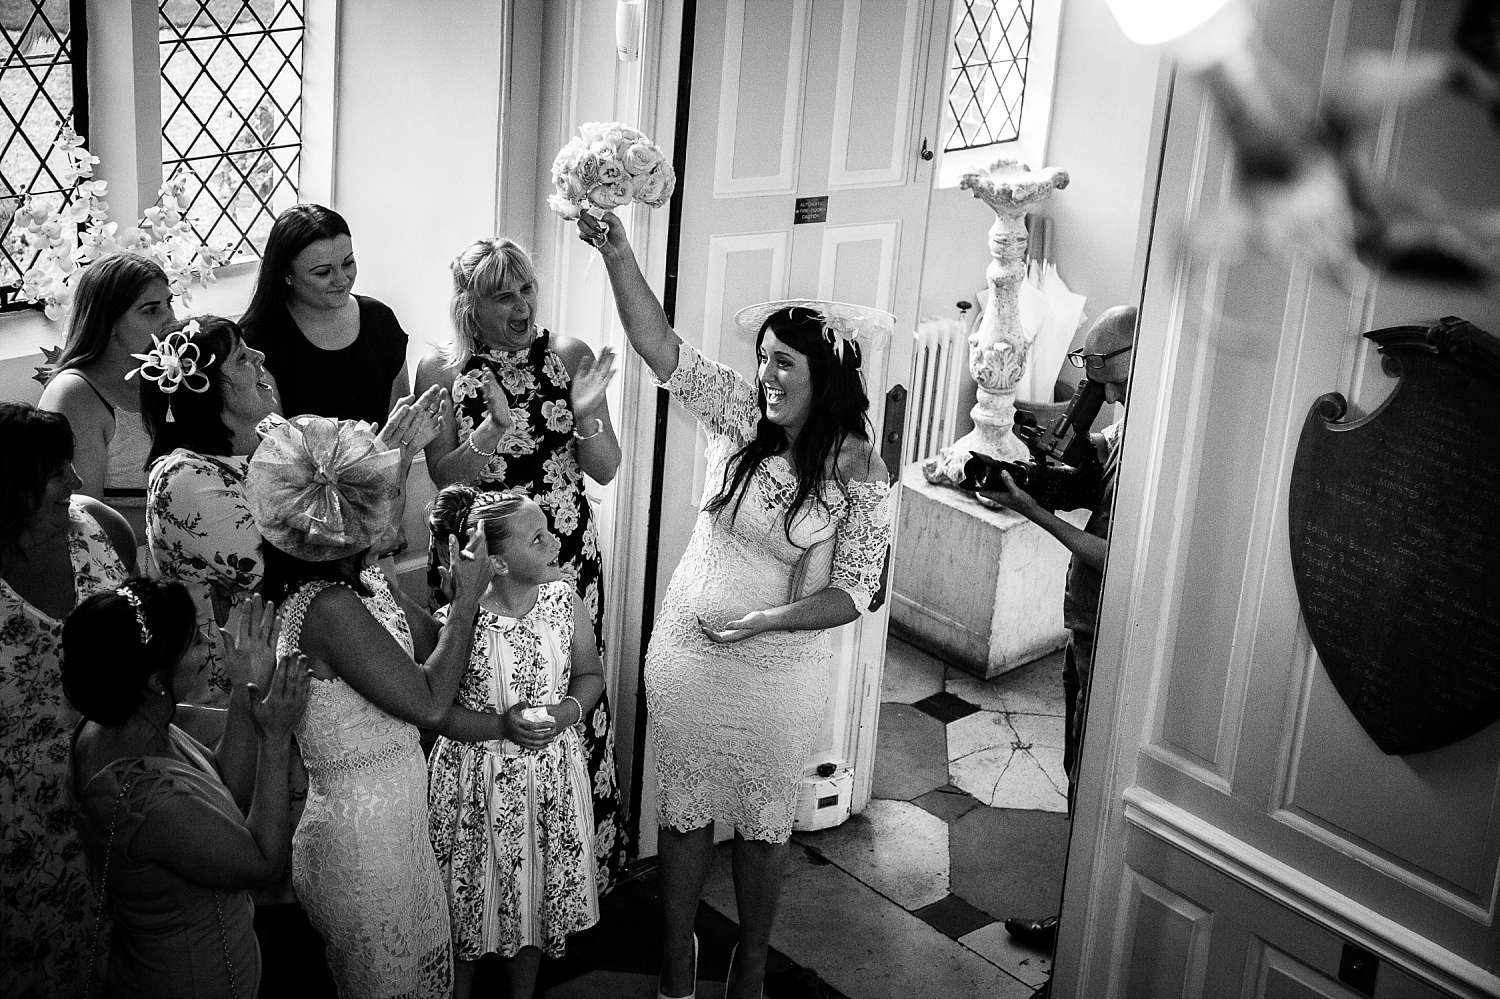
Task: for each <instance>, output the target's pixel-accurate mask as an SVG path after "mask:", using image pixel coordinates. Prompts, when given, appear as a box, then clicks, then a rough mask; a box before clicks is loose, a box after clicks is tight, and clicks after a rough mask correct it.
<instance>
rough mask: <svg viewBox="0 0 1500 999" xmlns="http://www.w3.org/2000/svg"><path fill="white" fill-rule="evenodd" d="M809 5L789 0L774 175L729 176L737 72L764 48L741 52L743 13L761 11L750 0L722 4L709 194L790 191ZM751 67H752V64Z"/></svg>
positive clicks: (737, 101)
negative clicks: (778, 150)
mask: <svg viewBox="0 0 1500 999" xmlns="http://www.w3.org/2000/svg"><path fill="white" fill-rule="evenodd" d="M811 10H812V4H811V2H810V0H792V14H791V24H790V27H791V37H790V39H789V42H788V45H787V50H786V95H785V98H784V99H783V101H782V107H781V120H780V125H781V129H780V138H781V155H780V157H779V160H778V166H777V171H776V173H774V174H769V175H766V176H757V177H736V176H735V175H734V153H735V140H736V139H737V138H738V134H737V132H738V123H739V105H740V77H741V75H742V74H743V73H744V72H745V69H746V67H745V65H744V64H745V58H746V56H747V55H749V56H750V57H752V58H755V59H757V60H759V59H760V58H762V56H763V55H764V53H760V52H752V53H746V52H745V50H744V42H745V15H746V13H747V12H751V11H754V12H756V13H757V14H760V15H761V16H767V15H765V14H764V13H762V12H761V10H760V6H759V4H757V3H755V2H754V0H730V2H729V3H727V4H725V11H724V15H725V24H724V55H723V63H722V66H721V68H720V76H719V132H718V143H717V148H716V152H715V157H714V197H716V198H744V197H755V196H758V195H766V194H791V193H792V192H794V191H795V190H796V188H797V157H798V155H799V153H800V149H799V147H798V141H797V137H798V134H799V131H798V128H797V122H798V119H799V117H800V116H801V112H802V86H803V80H804V78H805V76H806V62H807V36H808V31H809V18H810V13H811ZM752 71H754V70H753V69H752Z"/></svg>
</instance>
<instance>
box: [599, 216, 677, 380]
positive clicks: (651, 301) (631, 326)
mask: <svg viewBox="0 0 1500 999" xmlns="http://www.w3.org/2000/svg"><path fill="white" fill-rule="evenodd" d="M578 238H579V239H582V240H583V241H584V242H585V243H588V244H589V245H590V246H592V247H594V248H595V249H597V250H598V251H599V255H600V256H602V257H603V258H604V267H605V269H606V270H607V271H608V272H609V286H610V288H611V289H613V291H614V293H615V309H616V310H617V311H618V312H619V313H620V322H621V324H622V325H623V326H624V327H625V336H626V338H628V339H629V340H630V345H631V346H632V347H634V348H635V352H636V353H637V354H640V355H641V359H642V360H643V361H645V362H646V364H647V365H649V366H650V368H651V370H652V372H654V373H655V375H656V377H657V380H658V381H662V382H665V381H666V380H667V379H668V378H670V377H672V372H673V371H674V370H675V369H676V368H677V345H678V344H679V343H681V342H682V340H681V338H679V337H678V336H677V334H676V333H675V332H674V331H673V330H672V327H670V326H668V325H667V314H666V313H665V312H663V311H662V308H661V302H659V301H657V299H656V293H655V292H653V291H652V290H651V286H650V285H649V284H647V283H646V276H645V275H644V274H642V273H641V268H640V265H639V264H638V263H636V259H635V251H634V250H632V249H631V248H630V240H628V239H626V238H625V226H624V225H623V224H621V222H620V220H619V218H617V217H616V216H615V214H614V213H613V212H605V213H604V218H603V219H595V218H594V217H593V216H591V215H590V214H588V213H587V212H584V213H583V214H581V215H579V217H578Z"/></svg>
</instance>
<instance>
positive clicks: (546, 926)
mask: <svg viewBox="0 0 1500 999" xmlns="http://www.w3.org/2000/svg"><path fill="white" fill-rule="evenodd" d="M430 526H431V528H432V554H431V556H430V558H431V561H432V564H433V566H434V567H435V568H437V567H439V563H440V560H439V554H440V553H442V552H444V551H445V550H451V549H452V548H454V547H455V546H456V545H458V544H465V545H467V544H468V543H469V537H470V535H471V534H472V535H474V537H475V538H476V539H477V538H479V537H482V538H483V539H484V544H485V548H486V550H487V551H488V552H489V557H490V560H491V562H492V563H493V565H494V568H495V575H494V578H493V579H492V580H491V581H490V586H489V589H488V590H487V591H486V592H485V594H484V596H483V598H481V600H480V602H479V615H478V618H477V619H476V620H475V622H474V632H475V639H474V643H473V650H472V652H471V653H470V656H469V668H468V672H467V673H465V674H464V679H463V682H462V684H461V685H460V686H459V690H458V700H457V705H458V707H459V708H461V709H468V710H467V711H464V712H462V713H460V712H458V711H455V712H454V713H452V714H451V715H450V717H449V718H448V719H447V720H446V721H445V723H444V724H443V726H442V727H441V729H440V731H441V732H442V735H441V736H440V737H439V738H438V741H437V744H436V745H435V746H434V747H433V750H432V757H431V760H430V762H429V768H430V772H431V778H430V783H429V791H428V814H429V816H430V822H431V833H432V843H433V848H434V850H435V851H436V853H437V858H438V865H439V867H441V868H442V871H443V880H444V884H445V886H446V888H447V892H448V902H449V911H450V914H451V918H452V921H453V953H454V957H455V958H456V960H457V965H456V969H455V975H454V979H455V981H454V984H455V988H454V995H455V996H457V997H459V999H467V997H468V996H469V994H470V990H471V988H472V985H473V980H474V962H475V961H477V960H479V959H480V958H481V957H482V956H484V955H485V954H498V955H500V956H501V957H503V958H505V962H506V966H505V967H506V976H507V978H508V979H509V981H510V994H511V995H513V996H529V995H531V994H532V991H533V989H534V988H535V986H536V978H537V969H538V966H539V963H540V961H541V957H542V955H543V954H546V955H547V956H548V957H561V956H562V954H563V946H564V941H565V940H566V938H567V937H568V935H569V934H572V933H576V932H578V931H579V930H582V929H586V928H587V927H589V926H592V925H594V923H596V922H597V921H598V919H599V885H598V881H597V871H596V865H595V863H594V834H593V818H592V809H591V807H590V805H591V802H590V781H589V776H588V772H587V770H586V767H585V762H584V751H583V743H582V740H581V738H580V733H579V729H580V727H581V724H582V722H583V721H584V719H585V718H587V717H588V712H589V709H590V708H592V707H593V706H594V704H595V703H596V702H597V701H598V700H599V697H600V696H601V695H602V694H603V693H604V676H603V671H602V666H601V664H600V661H599V650H598V646H597V645H596V644H595V643H594V628H593V622H592V620H591V619H590V617H589V613H588V608H587V607H585V606H584V604H583V601H582V600H580V599H579V598H578V594H577V593H575V592H574V590H573V585H572V583H571V582H570V581H568V580H567V579H566V577H565V575H564V573H563V570H562V568H561V567H560V566H559V555H560V553H561V543H560V542H559V541H558V539H557V536H556V535H554V534H553V533H552V532H551V531H549V530H548V529H547V523H546V518H545V517H544V516H543V515H542V511H541V508H540V507H538V506H537V504H536V503H535V502H533V501H532V500H530V499H527V498H526V497H524V496H521V495H520V494H518V493H513V492H480V491H479V490H477V489H474V488H473V487H471V486H462V485H458V486H449V487H447V488H446V489H444V490H443V491H442V492H440V493H439V494H438V496H437V499H436V500H434V502H433V508H432V514H431V518H430ZM447 610H448V608H444V609H443V611H440V612H439V613H440V614H446V612H447ZM458 740H462V741H458Z"/></svg>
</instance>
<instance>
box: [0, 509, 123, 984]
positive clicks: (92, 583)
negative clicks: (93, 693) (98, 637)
mask: <svg viewBox="0 0 1500 999" xmlns="http://www.w3.org/2000/svg"><path fill="white" fill-rule="evenodd" d="M69 515H70V520H71V524H70V526H69V528H68V555H69V557H70V558H71V559H72V562H73V578H74V591H75V593H76V595H77V600H78V602H79V603H82V602H83V601H84V600H86V599H87V598H89V597H91V596H93V595H94V594H95V593H99V592H101V591H104V590H113V589H115V588H116V587H118V586H119V585H120V584H121V583H122V582H124V580H125V566H124V565H123V564H122V563H121V562H120V558H119V556H118V555H116V554H115V550H114V548H113V547H112V546H111V545H110V543H109V539H108V538H107V537H106V536H105V534H104V530H103V529H102V528H101V527H100V526H99V524H98V522H96V521H95V520H94V518H93V517H91V516H89V514H88V512H87V511H86V510H85V509H84V508H83V506H82V505H81V504H80V503H79V502H78V500H76V499H75V500H74V501H73V503H72V505H71V507H70V510H69ZM62 624H63V623H62V621H60V620H57V619H56V618H52V617H48V616H47V615H46V614H44V613H42V612H41V611H40V610H38V609H36V608H35V607H33V606H31V604H29V603H27V602H26V601H25V600H23V599H22V598H21V596H20V594H18V593H16V591H15V590H13V589H11V587H10V585H9V584H8V583H5V582H4V581H0V995H3V996H6V997H7V999H28V997H31V996H65V995H71V994H73V993H75V992H79V993H81V992H82V989H83V984H84V978H85V976H86V974H87V972H88V966H89V947H90V945H91V944H92V943H93V935H94V926H95V920H96V918H97V913H98V904H99V900H98V898H97V896H96V895H95V893H94V889H93V888H92V887H91V886H90V884H89V878H88V870H87V866H86V864H85V862H84V855H83V842H82V840H81V839H79V836H78V832H77V830H76V828H75V827H74V824H73V806H72V800H71V796H70V795H69V794H68V792H67V787H68V748H69V737H70V734H71V729H72V727H73V723H74V722H75V721H76V720H77V718H78V714H77V712H75V711H74V710H73V709H72V707H71V706H70V705H68V703H67V701H66V700H65V699H64V698H63V693H62Z"/></svg>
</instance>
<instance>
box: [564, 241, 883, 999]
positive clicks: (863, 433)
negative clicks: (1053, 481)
mask: <svg viewBox="0 0 1500 999" xmlns="http://www.w3.org/2000/svg"><path fill="white" fill-rule="evenodd" d="M578 224H579V230H580V236H581V237H582V238H583V239H584V240H585V241H586V242H589V243H591V244H592V245H594V246H595V247H597V248H598V249H599V250H600V252H601V254H602V255H603V257H604V261H605V265H606V267H607V268H608V271H609V278H610V284H611V287H612V288H613V289H614V295H615V304H616V306H617V307H618V309H619V312H620V318H621V321H622V322H623V323H624V326H625V333H626V335H627V336H628V337H629V339H630V343H631V346H633V347H634V348H635V350H636V352H637V353H639V354H640V355H641V357H642V358H643V359H644V360H645V361H646V363H647V364H648V365H649V366H650V367H651V370H652V371H653V372H654V373H655V374H656V377H657V379H658V382H659V384H662V385H664V386H665V387H666V388H667V389H668V390H670V391H671V393H672V395H673V397H674V398H676V399H677V400H678V401H679V402H681V403H682V404H683V405H684V406H685V407H687V409H688V410H689V411H690V412H691V413H692V414H693V415H694V416H695V417H697V419H698V422H699V424H700V425H701V426H702V427H703V429H704V430H705V431H706V432H707V433H708V438H709V443H708V447H707V452H706V457H707V459H708V475H707V479H706V481H705V483H704V497H705V502H704V505H703V508H702V509H701V510H700V512H699V515H698V521H697V524H696V525H695V526H694V529H693V535H692V538H691V540H690V541H689V542H688V548H687V552H686V553H685V554H684V555H683V557H682V561H681V563H680V564H679V565H678V566H677V570H676V572H674V573H673V575H672V582H671V584H670V585H669V586H668V588H667V595H666V599H665V600H664V601H663V603H662V609H661V613H660V614H659V616H658V617H657V620H656V627H655V630H654V631H653V633H652V636H651V645H650V649H649V650H648V652H647V654H646V700H647V705H648V706H649V708H650V711H651V716H652V720H653V721H654V723H655V732H656V750H657V764H656V772H657V779H658V781H659V784H660V797H659V802H660V804H659V807H658V815H657V821H658V824H659V826H660V831H659V836H658V849H659V854H660V859H659V870H660V886H661V897H662V910H663V911H662V922H663V944H662V948H663V953H662V970H661V984H660V987H659V988H660V991H659V995H661V996H664V997H675V996H691V995H693V994H694V991H695V980H696V962H697V957H696V954H697V942H696V940H695V939H694V938H693V934H692V926H693V918H694V915H695V913H696V911H697V906H698V899H699V896H700V895H701V894H702V890H703V880H704V876H705V875H706V873H707V871H708V865H709V860H710V857H711V855H712V848H713V823H714V822H715V821H720V822H728V823H730V824H732V825H733V826H734V828H735V840H734V881H735V886H736V893H737V904H738V911H739V916H740V936H739V943H738V945H737V949H736V952H735V955H734V956H733V957H732V958H731V962H730V964H731V968H730V974H729V981H728V982H727V983H726V986H725V995H726V996H728V997H729V999H754V997H756V996H759V995H760V989H761V983H762V981H763V979H764V977H765V962H766V949H767V946H768V944H769V941H770V933H771V924H772V920H773V918H774V914H775V909H776V901H777V898H778V897H779V894H780V890H781V875H782V872H783V870H784V866H785V861H786V841H787V838H788V837H789V836H790V835H791V828H792V814H793V810H794V807H795V804H796V789H797V782H798V780H799V779H800V778H801V776H802V774H803V768H804V767H805V766H806V764H807V761H808V756H809V755H810V753H811V751H812V744H813V741H814V739H815V738H816V736H817V732H818V727H819V725H820V723H821V721H822V717H823V711H824V709H825V707H826V704H827V698H828V688H829V672H830V667H831V665H832V663H831V652H830V643H829V638H828V633H827V629H829V628H835V627H838V626H840V625H844V624H848V623H850V622H852V621H854V620H855V619H857V618H858V617H859V615H860V613H862V612H865V611H867V610H868V609H869V606H870V601H871V597H872V595H873V592H874V591H875V590H876V589H878V588H879V585H880V576H881V571H882V567H883V562H884V557H885V552H886V548H887V546H888V544H889V541H890V525H891V496H890V486H889V480H888V477H887V473H886V469H885V465H884V464H883V463H882V462H881V460H880V456H879V455H878V454H877V453H876V451H875V449H874V448H873V447H872V445H871V443H870V439H869V432H868V421H867V419H866V411H867V410H868V408H869V401H868V398H867V396H866V394H865V390H864V386H863V384H862V381H861V375H860V370H859V362H860V357H861V356H862V350H861V343H862V342H863V343H864V344H866V345H868V344H869V343H870V342H871V341H872V340H873V339H874V338H876V337H879V336H882V335H889V332H890V329H891V325H892V323H893V322H894V319H893V317H892V316H890V314H889V313H884V312H880V311H879V310H876V309H868V308H864V307H860V306H849V305H842V304H839V303H831V302H814V301H801V300H799V301H789V302H770V303H766V304H764V305H761V306H751V307H750V308H749V309H746V310H744V311H742V312H741V313H740V315H739V316H738V317H737V319H738V320H739V322H740V324H741V325H742V326H744V327H745V328H746V329H747V330H748V331H749V332H750V333H752V334H754V335H755V337H756V355H757V358H758V362H759V363H758V367H757V369H756V380H755V382H754V383H753V384H752V383H751V382H750V381H749V380H747V379H746V378H745V377H744V376H742V375H740V374H739V373H738V372H737V371H734V370H733V369H731V368H728V367H726V366H724V365H722V364H718V363H716V362H713V361H710V360H709V359H707V358H705V357H704V356H703V355H702V354H700V353H699V352H698V351H697V350H696V349H694V348H693V347H692V346H690V345H689V344H686V343H684V342H683V341H682V340H681V339H680V338H679V337H678V336H677V334H676V333H675V332H673V330H672V329H671V328H670V327H669V326H668V325H667V321H666V316H665V315H664V314H663V312H662V309H661V306H660V304H659V303H658V302H657V300H656V298H655V296H654V295H653V294H652V292H651V289H650V287H649V286H648V285H647V284H646V281H645V278H644V277H643V276H642V275H641V272H640V269H639V267H638V266H637V264H636V262H635V256H634V254H633V253H632V252H631V249H630V245H629V243H628V241H627V240H626V238H625V235H624V229H623V227H622V226H621V224H620V222H619V220H618V219H616V218H615V217H614V216H613V215H610V214H607V213H606V215H605V216H604V218H603V220H602V222H600V221H596V220H594V219H593V218H591V217H590V216H588V215H586V214H585V215H584V216H582V218H580V220H579V223H578Z"/></svg>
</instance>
